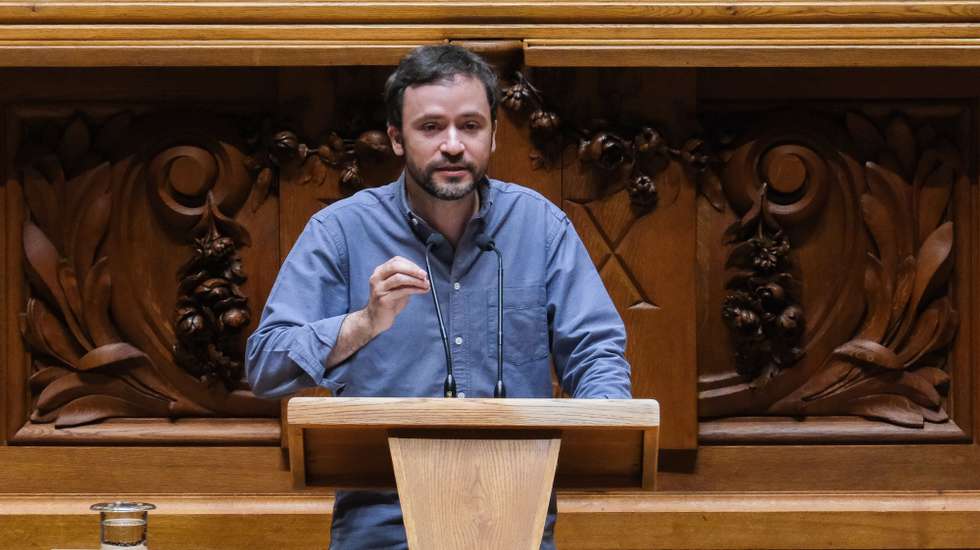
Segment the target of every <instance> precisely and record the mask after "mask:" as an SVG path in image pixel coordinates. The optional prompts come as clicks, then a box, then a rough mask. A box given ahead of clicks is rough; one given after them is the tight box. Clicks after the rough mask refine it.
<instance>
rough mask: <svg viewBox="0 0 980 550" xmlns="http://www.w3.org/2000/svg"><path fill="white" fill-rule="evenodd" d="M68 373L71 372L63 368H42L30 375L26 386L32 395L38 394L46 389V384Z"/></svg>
mask: <svg viewBox="0 0 980 550" xmlns="http://www.w3.org/2000/svg"><path fill="white" fill-rule="evenodd" d="M69 373H71V371H70V370H68V369H66V368H64V367H54V366H50V367H44V368H42V369H40V370H38V371H37V372H35V373H34V374H32V375H31V377H30V379H29V380H28V381H27V384H28V386H29V387H30V389H31V392H32V393H38V392H40V391H41V390H43V389H44V388H45V387H47V386H48V384H50V383H52V382H54V381H55V380H57V379H58V378H61V377H62V376H64V375H66V374H69Z"/></svg>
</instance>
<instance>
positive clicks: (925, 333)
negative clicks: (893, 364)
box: [898, 307, 940, 365]
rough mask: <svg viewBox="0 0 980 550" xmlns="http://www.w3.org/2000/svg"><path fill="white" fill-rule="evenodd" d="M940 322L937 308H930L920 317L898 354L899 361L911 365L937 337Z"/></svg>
mask: <svg viewBox="0 0 980 550" xmlns="http://www.w3.org/2000/svg"><path fill="white" fill-rule="evenodd" d="M939 321H940V320H939V311H938V308H936V307H929V308H928V309H926V310H925V311H923V312H922V314H921V315H919V316H918V318H917V319H916V321H915V326H914V328H913V330H912V334H911V335H910V336H909V339H908V341H907V342H906V343H905V345H904V346H903V347H902V348H901V351H900V352H899V354H898V360H899V361H901V362H902V364H905V365H909V364H910V363H911V361H912V359H913V358H914V357H918V356H919V354H920V352H921V351H922V350H924V349H925V348H926V346H927V345H928V344H929V342H931V341H932V340H933V339H934V338H935V337H936V331H937V330H938V329H939Z"/></svg>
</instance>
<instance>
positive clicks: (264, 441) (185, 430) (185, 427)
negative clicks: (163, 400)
mask: <svg viewBox="0 0 980 550" xmlns="http://www.w3.org/2000/svg"><path fill="white" fill-rule="evenodd" d="M280 432H281V428H280V425H279V420H278V419H276V418H243V419H237V418H182V419H177V420H167V419H161V418H120V419H110V420H106V421H104V422H100V423H98V424H90V425H85V426H77V427H73V428H55V427H54V425H53V424H32V423H30V422H28V423H27V424H26V425H24V427H22V428H21V429H20V430H18V431H17V433H16V434H14V436H13V438H11V443H12V444H14V445H232V446H256V445H278V444H279V440H280Z"/></svg>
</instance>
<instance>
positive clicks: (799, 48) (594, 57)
mask: <svg viewBox="0 0 980 550" xmlns="http://www.w3.org/2000/svg"><path fill="white" fill-rule="evenodd" d="M978 52H980V42H978V41H977V40H975V39H949V40H943V39H939V40H934V41H930V40H915V41H908V42H903V41H898V40H887V41H885V43H883V44H875V43H874V42H871V41H855V40H847V39H844V40H838V41H835V40H823V41H814V42H811V43H806V42H804V43H802V44H801V43H800V42H799V41H792V42H790V41H786V42H783V43H780V42H779V41H756V42H753V41H747V40H732V39H721V40H717V41H708V40H649V41H643V42H640V41H635V42H616V41H602V40H595V41H562V40H547V39H540V40H529V41H528V42H527V47H526V51H525V60H526V62H527V64H528V65H530V66H537V67H918V66H922V65H928V66H942V67H976V66H980V55H978Z"/></svg>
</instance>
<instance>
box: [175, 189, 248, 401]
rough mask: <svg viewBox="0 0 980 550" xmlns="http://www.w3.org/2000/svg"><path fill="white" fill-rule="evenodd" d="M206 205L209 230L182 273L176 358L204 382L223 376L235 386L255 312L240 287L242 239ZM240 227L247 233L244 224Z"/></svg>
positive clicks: (228, 384) (197, 241) (196, 243)
mask: <svg viewBox="0 0 980 550" xmlns="http://www.w3.org/2000/svg"><path fill="white" fill-rule="evenodd" d="M207 206H208V210H207V212H206V217H207V219H208V223H207V227H206V228H204V230H205V233H204V235H202V236H200V237H198V238H196V239H195V240H194V253H193V256H192V257H191V259H190V260H189V261H188V262H187V264H186V265H184V266H183V267H181V269H180V272H179V273H178V277H179V278H180V287H179V289H180V295H179V297H178V299H177V316H176V320H175V323H174V325H175V327H176V330H177V344H175V345H174V359H175V360H176V361H177V364H178V365H180V366H181V367H183V368H184V370H186V371H187V372H189V373H191V374H192V375H194V376H196V377H198V378H199V379H200V380H201V381H202V382H205V383H208V384H210V383H213V382H215V381H221V382H222V383H223V384H224V385H225V387H226V388H228V389H229V390H230V389H233V388H234V387H235V384H236V382H237V381H238V380H241V378H242V374H243V372H242V361H241V357H240V351H239V350H240V349H241V341H240V336H241V331H242V329H243V328H245V326H246V325H248V323H249V321H250V320H251V315H250V313H249V310H248V299H247V298H246V297H245V296H244V295H243V294H242V292H241V289H240V288H239V286H238V285H240V284H242V283H244V282H245V273H244V271H243V269H242V260H241V257H239V256H238V254H237V253H236V247H237V246H238V243H236V242H235V240H234V239H233V238H231V237H227V236H224V233H223V232H222V231H221V230H220V229H219V227H220V226H221V225H222V224H227V223H229V222H230V220H222V219H221V214H220V212H217V210H216V209H215V207H214V203H213V201H212V200H211V198H210V197H209V198H208V205H207ZM232 223H233V222H232ZM235 232H236V233H238V234H239V235H242V236H246V235H247V233H246V232H245V230H244V228H236V231H235ZM241 244H248V241H247V240H245V241H244V242H243V243H241Z"/></svg>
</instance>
